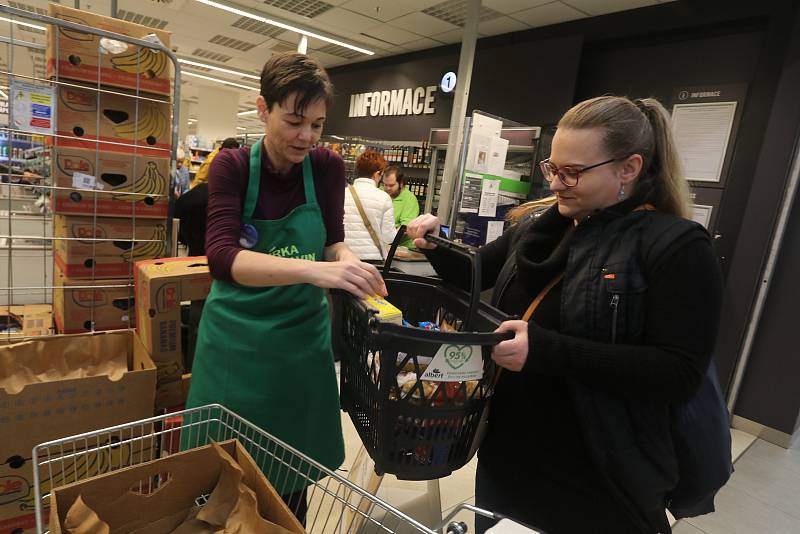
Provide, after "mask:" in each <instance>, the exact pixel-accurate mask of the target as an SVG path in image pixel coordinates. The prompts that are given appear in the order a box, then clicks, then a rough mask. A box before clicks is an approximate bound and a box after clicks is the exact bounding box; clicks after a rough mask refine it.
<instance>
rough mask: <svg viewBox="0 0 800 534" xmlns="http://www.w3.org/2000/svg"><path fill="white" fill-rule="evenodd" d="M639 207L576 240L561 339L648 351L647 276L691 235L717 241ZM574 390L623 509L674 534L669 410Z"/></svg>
mask: <svg viewBox="0 0 800 534" xmlns="http://www.w3.org/2000/svg"><path fill="white" fill-rule="evenodd" d="M635 205H636V204H635V203H630V202H625V203H622V204H619V205H617V206H614V207H611V208H608V209H605V210H602V211H600V212H598V213H596V214H595V215H592V216H591V217H590V218H588V219H587V220H585V221H583V222H581V224H579V225H578V226H577V227H575V229H574V231H573V232H572V233H571V236H570V237H569V239H570V242H569V253H568V258H567V263H566V267H565V274H564V282H563V288H562V292H561V330H560V331H561V333H562V334H566V335H570V336H575V337H580V338H584V339H590V340H593V341H599V342H603V343H625V344H636V343H640V342H641V340H642V336H643V333H644V326H645V321H646V317H647V315H646V314H647V306H646V298H647V287H648V273H649V272H652V270H653V268H654V266H656V265H657V264H658V262H659V261H660V260H662V259H664V258H667V257H669V256H670V254H671V253H672V252H673V251H674V250H675V249H676V248H679V247H680V245H681V244H683V243H685V242H686V238H687V236H689V235H690V234H692V235H694V236H697V235H702V236H703V238H704V239H709V237H708V234H707V232H706V231H705V229H703V228H702V226H700V225H698V224H697V223H694V222H692V221H688V220H686V219H681V218H678V217H674V216H671V215H665V214H662V213H657V212H652V211H630V210H631V209H632V208H633V207H635ZM556 209H557V207H553V208H551V210H556ZM548 211H550V210H548ZM554 215H556V214H555V213H552V212H549V213H545V214H543V215H542V217H541V218H542V219H551V218H552V216H554ZM528 224H531V225H536V224H537V221H536V220H531V221H526V222H525V223H521V225H520V228H519V231H518V232H517V233H518V234H524V232H525V231H526V230H527V228H525V227H526V226H527V225H528ZM698 228H699V229H700V230H701V232H700V233H698ZM515 244H516V243H515ZM514 258H515V255H514V254H513V253H512V254H509V260H508V261H507V262H506V265H505V266H504V268H503V270H502V271H501V273H500V275H499V277H498V280H497V285H496V287H497V288H498V289H499V290H502V288H503V287H505V285H506V283H507V280H508V277H510V276H512V275H513V273H514V271H515V268H514V265H513V264H515V263H516V262H515V261H514ZM544 283H546V281H545V282H544ZM495 300H499V295H498V296H496V298H495ZM568 384H569V388H570V391H571V395H572V398H573V401H574V403H575V408H576V412H577V414H578V417H579V419H580V421H579V423H580V425H581V428H582V430H583V433H584V436H585V439H586V442H587V449H588V450H589V451H590V454H591V455H592V458H593V460H594V462H595V465H596V466H597V467H598V469H599V471H600V473H601V474H602V476H603V478H604V479H605V481H606V483H607V485H608V488H609V491H610V492H611V493H612V495H613V496H614V497H615V500H617V501H618V502H619V503H620V505H622V506H623V507H624V508H625V509H626V510H628V512H629V515H630V517H631V518H632V519H633V520H634V521H635V522H636V523H637V524H639V526H640V528H641V529H642V531H643V532H648V533H653V532H669V531H670V527H669V523H668V522H667V520H666V516H665V513H664V510H665V508H666V501H667V494H668V492H669V491H670V490H671V489H672V488H674V487H675V485H676V484H677V481H678V465H677V462H676V458H675V453H674V450H673V445H672V436H671V433H670V406H669V404H668V403H656V402H646V401H640V400H636V401H634V400H631V399H627V398H625V397H622V396H619V397H617V396H613V395H611V394H609V393H608V392H607V391H604V390H601V389H597V388H592V387H591V386H590V385H589V384H587V383H585V382H583V381H579V380H576V379H568Z"/></svg>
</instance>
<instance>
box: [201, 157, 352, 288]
mask: <svg viewBox="0 0 800 534" xmlns="http://www.w3.org/2000/svg"><path fill="white" fill-rule="evenodd" d="M249 159H250V147H242V148H238V149H226V150H222V151H221V152H220V153H219V154H218V155H217V156H216V157H215V158H214V161H212V162H211V169H210V172H209V176H208V213H207V229H206V256H208V265H209V268H210V270H211V275H212V276H213V277H214V278H215V279H217V280H226V281H233V277H232V275H231V268H232V266H233V260H234V258H235V257H236V255H237V254H238V253H239V251H240V250H242V248H241V247H240V246H239V235H240V233H241V228H242V209H243V207H244V199H245V194H246V192H247V182H248V176H249ZM311 168H312V170H313V172H314V189H315V191H316V194H317V203H318V204H319V207H320V211H321V212H322V219H323V222H324V226H325V228H324V230H325V232H326V238H325V246H326V247H327V246H330V245H333V244H335V243H339V242H341V241H344V222H343V218H344V189H345V186H346V181H345V176H344V162H343V161H342V158H341V157H340V156H339V155H338V154H336V153H335V152H333V151H331V150H328V149H327V148H316V149H314V150H313V151H311ZM305 201H306V198H305V192H304V190H303V166H302V164H300V163H298V164H295V165H293V166H292V168H291V169H290V170H289V172H288V173H286V174H280V173H278V172H276V171H275V169H274V168H273V166H272V163H271V162H270V161H269V158H268V156H267V153H266V150H262V151H261V186H260V189H259V195H258V202H256V209H255V214H254V218H256V219H262V220H275V219H280V218H281V217H285V216H286V215H288V214H289V212H290V211H292V210H293V209H294V208H296V207H297V206H300V205H302V204H304V203H305Z"/></svg>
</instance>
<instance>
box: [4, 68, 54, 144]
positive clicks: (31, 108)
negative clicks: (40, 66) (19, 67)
mask: <svg viewBox="0 0 800 534" xmlns="http://www.w3.org/2000/svg"><path fill="white" fill-rule="evenodd" d="M9 92H10V94H9V96H10V97H11V106H12V108H11V124H10V126H11V128H13V129H15V130H21V131H23V132H30V133H35V134H42V135H51V134H52V133H53V121H54V116H55V113H54V112H55V110H54V107H55V102H56V99H55V91H54V90H53V88H52V87H50V86H49V85H36V84H32V83H27V82H20V81H17V80H11V83H10V84H9Z"/></svg>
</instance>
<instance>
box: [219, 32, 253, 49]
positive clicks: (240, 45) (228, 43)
mask: <svg viewBox="0 0 800 534" xmlns="http://www.w3.org/2000/svg"><path fill="white" fill-rule="evenodd" d="M208 42H209V43H213V44H215V45H219V46H224V47H225V48H233V49H234V50H239V51H241V52H247V51H249V50H252V49H253V48H255V47H256V46H257V45H256V44H255V43H248V42H246V41H240V40H239V39H234V38H233V37H225V36H224V35H215V36H214V37H212V38H211V39H209V40H208Z"/></svg>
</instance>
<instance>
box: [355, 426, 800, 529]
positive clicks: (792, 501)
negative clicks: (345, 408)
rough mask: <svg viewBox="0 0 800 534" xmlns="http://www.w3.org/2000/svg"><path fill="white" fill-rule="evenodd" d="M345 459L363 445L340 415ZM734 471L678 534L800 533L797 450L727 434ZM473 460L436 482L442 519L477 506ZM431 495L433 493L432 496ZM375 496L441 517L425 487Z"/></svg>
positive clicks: (468, 515)
mask: <svg viewBox="0 0 800 534" xmlns="http://www.w3.org/2000/svg"><path fill="white" fill-rule="evenodd" d="M342 425H343V428H344V434H345V443H346V450H347V459H346V460H345V464H344V466H343V470H346V469H347V468H348V466H350V465H351V464H352V462H353V458H354V457H355V454H356V452H357V451H358V449H359V447H360V446H361V441H360V440H359V438H358V435H357V433H356V431H355V428H353V424H352V423H351V421H350V418H349V417H348V416H347V415H346V414H343V417H342ZM731 433H732V438H733V457H734V460H736V459H738V461H737V463H736V472H735V473H734V476H733V478H732V479H731V481H730V482H729V483H728V485H727V486H726V487H725V488H724V489H723V490H722V491H721V492H720V494H719V496H718V498H717V512H716V513H714V514H712V515H709V516H704V517H700V518H693V519H691V520H683V521H680V522H678V523H677V524H676V525H675V526H674V532H675V533H676V534H745V533H747V534H783V533H786V534H789V533H792V534H798V533H800V450H790V451H786V450H784V449H782V448H780V447H777V446H775V445H771V444H769V443H767V442H764V441H762V440H757V439H756V438H755V437H754V436H751V435H750V434H746V433H744V432H741V431H739V430H735V429H734V430H731ZM476 464H477V461H476V460H473V461H472V462H471V463H470V464H469V465H467V466H465V467H464V468H462V469H460V470H459V471H457V472H456V473H453V474H452V475H451V476H449V477H447V478H443V479H441V480H439V493H440V500H441V510H442V512H441V517H446V516H447V515H448V514H449V513H450V512H451V511H453V510H455V508H456V506H457V505H458V504H460V503H468V504H474V503H475V467H476ZM432 490H433V491H432ZM378 497H380V498H381V499H383V500H384V501H386V502H388V503H390V504H392V505H394V506H396V507H397V508H398V509H400V510H401V511H403V512H405V513H407V514H408V515H410V516H412V517H414V518H416V519H418V520H419V521H420V522H422V523H424V524H427V525H429V526H431V527H435V526H436V525H435V523H436V522H438V520H439V517H437V516H435V515H432V514H431V513H430V511H429V509H428V508H427V505H428V504H429V503H430V502H435V488H431V487H430V486H429V484H428V483H426V482H409V481H402V480H397V479H396V478H394V477H392V476H389V475H387V476H386V477H384V480H383V483H382V484H381V488H380V490H379V491H378ZM454 520H456V521H464V522H465V523H466V524H467V527H468V528H469V531H468V532H474V528H473V526H474V514H473V513H472V512H469V511H460V512H459V513H458V514H457V515H456V516H455V518H454Z"/></svg>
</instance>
